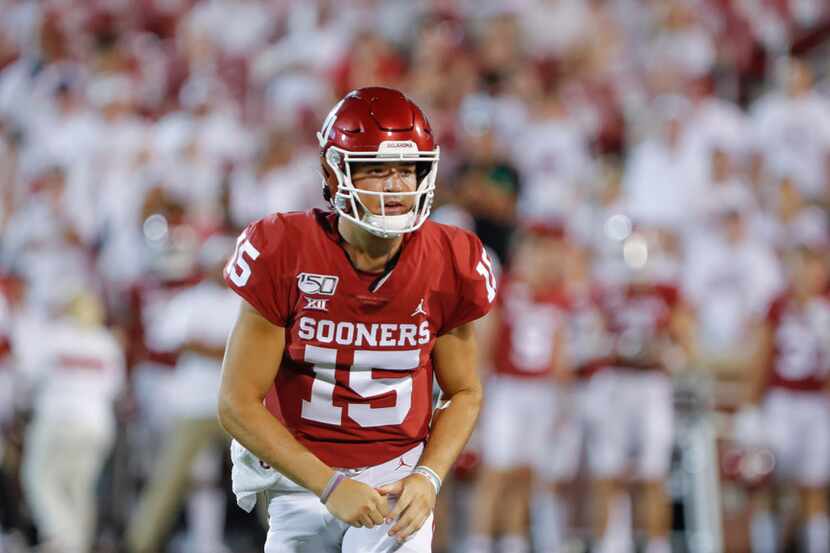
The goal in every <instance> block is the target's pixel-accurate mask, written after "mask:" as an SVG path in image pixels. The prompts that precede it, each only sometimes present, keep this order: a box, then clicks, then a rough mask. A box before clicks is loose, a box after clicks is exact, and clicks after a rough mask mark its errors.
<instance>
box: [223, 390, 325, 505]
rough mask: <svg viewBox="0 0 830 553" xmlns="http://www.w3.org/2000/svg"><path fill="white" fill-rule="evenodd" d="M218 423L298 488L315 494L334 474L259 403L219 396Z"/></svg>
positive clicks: (318, 492) (319, 491)
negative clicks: (297, 485)
mask: <svg viewBox="0 0 830 553" xmlns="http://www.w3.org/2000/svg"><path fill="white" fill-rule="evenodd" d="M219 422H220V424H221V425H222V427H223V428H224V429H225V431H227V432H228V434H230V435H231V436H233V437H234V438H236V440H237V441H238V442H239V443H240V444H242V445H243V446H245V447H246V448H247V449H248V450H250V451H251V452H252V453H253V454H254V455H256V456H257V457H259V458H260V459H261V460H262V461H263V462H265V463H267V464H268V465H270V466H272V467H273V468H275V469H276V470H278V471H279V472H281V473H282V474H284V475H285V476H287V477H288V478H290V479H291V480H293V481H294V482H296V483H297V484H299V485H300V486H302V487H304V488H306V489H308V490H311V491H312V492H314V493H315V494H317V495H320V494H321V493H322V492H323V489H324V488H325V486H326V483H327V482H328V481H329V479H330V478H331V476H332V474H333V473H334V471H333V470H332V469H331V468H330V467H329V466H328V465H326V464H325V463H323V462H322V461H321V460H320V459H318V458H317V457H316V456H315V455H314V454H313V453H311V451H309V450H308V449H307V448H306V447H305V446H303V445H302V444H301V443H299V442H298V441H297V440H296V439H295V438H294V436H292V435H291V433H290V432H289V431H288V429H286V428H285V426H283V424H282V423H280V422H279V421H278V420H277V419H276V418H274V416H273V415H272V414H271V413H269V412H268V410H267V409H266V408H265V407H264V406H263V405H262V403H261V402H257V401H252V402H241V401H235V400H234V399H233V398H229V397H223V398H221V399H220V404H219Z"/></svg>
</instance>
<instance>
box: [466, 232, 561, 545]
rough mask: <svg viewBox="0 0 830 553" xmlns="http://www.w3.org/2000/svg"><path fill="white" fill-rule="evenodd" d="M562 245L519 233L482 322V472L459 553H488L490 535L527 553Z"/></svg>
mask: <svg viewBox="0 0 830 553" xmlns="http://www.w3.org/2000/svg"><path fill="white" fill-rule="evenodd" d="M565 247H566V246H565V242H564V240H563V235H562V231H561V229H559V228H554V227H549V226H547V225H542V224H536V225H532V226H529V227H527V228H525V229H523V230H522V231H521V237H520V238H519V240H518V243H517V244H516V249H515V253H514V255H513V259H512V261H511V264H510V267H511V268H510V272H509V274H508V275H507V276H506V277H505V278H504V280H503V282H502V284H501V286H500V290H501V292H500V294H499V299H498V301H497V302H496V308H495V309H494V311H493V312H492V314H491V315H490V316H489V317H488V325H492V328H493V330H494V336H493V338H492V340H488V342H489V343H490V348H489V349H490V351H488V352H487V353H488V354H489V357H490V359H488V360H487V361H489V364H490V365H491V366H492V369H493V374H492V375H491V377H490V379H489V381H488V383H487V401H486V402H485V404H484V410H483V412H482V420H481V439H482V454H483V458H482V461H483V465H484V466H483V470H482V471H481V474H480V476H479V479H478V482H477V486H476V494H475V495H476V498H475V500H474V502H473V505H474V513H473V522H472V524H473V529H472V530H473V531H472V535H471V537H470V542H469V544H468V546H467V548H466V549H465V551H469V552H470V553H489V551H491V550H492V549H493V537H494V535H495V534H496V533H500V534H501V539H500V540H499V541H500V546H499V550H500V551H502V552H504V553H525V552H527V551H529V550H530V544H529V540H528V537H527V527H528V521H529V518H530V512H529V504H530V497H531V491H532V489H533V482H534V475H535V474H536V473H537V472H538V471H539V469H540V468H543V467H544V465H546V464H547V463H549V461H550V460H549V458H548V456H547V453H548V451H547V448H546V447H544V446H545V444H546V443H547V442H548V440H549V439H550V433H551V428H552V424H553V422H554V410H553V409H554V405H555V403H556V401H555V392H556V390H555V386H554V382H553V376H554V372H555V371H556V370H557V369H558V366H559V365H560V364H561V360H560V357H561V355H562V351H563V349H562V346H561V341H562V335H563V330H564V323H565V314H566V311H567V301H566V298H565V295H564V293H563V290H562V287H561V285H562V282H561V280H562V279H561V266H562V263H561V261H562V259H563V257H564V254H565ZM540 453H544V454H545V455H544V456H543V455H540Z"/></svg>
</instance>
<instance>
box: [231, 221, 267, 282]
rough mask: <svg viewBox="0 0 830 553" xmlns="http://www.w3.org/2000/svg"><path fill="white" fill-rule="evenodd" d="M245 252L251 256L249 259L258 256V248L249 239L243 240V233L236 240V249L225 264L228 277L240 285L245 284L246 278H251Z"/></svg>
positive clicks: (254, 258)
mask: <svg viewBox="0 0 830 553" xmlns="http://www.w3.org/2000/svg"><path fill="white" fill-rule="evenodd" d="M245 254H247V255H248V257H250V258H251V261H256V258H257V257H259V250H257V249H256V248H255V247H254V245H253V244H251V241H250V240H245V235H244V234H243V235H242V236H240V237H239V239H238V240H237V241H236V250H234V252H233V257H232V258H231V260H230V261H228V264H227V265H226V266H225V271H226V272H227V273H228V278H230V279H231V282H233V283H234V284H236V285H237V286H240V287H242V286H245V285H246V284H247V283H248V279H249V278H251V266H250V265H248V260H247V259H245Z"/></svg>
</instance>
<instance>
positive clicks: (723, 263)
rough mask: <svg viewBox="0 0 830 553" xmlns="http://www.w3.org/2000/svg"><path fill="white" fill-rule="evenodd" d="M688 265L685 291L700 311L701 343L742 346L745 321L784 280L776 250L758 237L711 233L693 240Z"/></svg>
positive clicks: (717, 348) (720, 348) (722, 348)
mask: <svg viewBox="0 0 830 553" xmlns="http://www.w3.org/2000/svg"><path fill="white" fill-rule="evenodd" d="M685 267H686V270H685V271H684V273H683V278H684V281H683V283H682V284H683V288H684V293H685V297H687V298H688V299H689V301H690V303H691V304H692V305H693V307H694V308H695V310H696V313H697V326H698V336H699V341H700V344H701V347H702V348H703V349H704V350H705V351H709V352H724V353H725V352H727V351H730V350H732V348H736V347H740V344H741V340H742V339H743V338H744V337H745V336H746V335H745V331H746V330H747V325H748V324H749V323H750V322H751V321H752V320H755V319H757V317H759V316H762V315H763V310H764V309H765V308H766V306H767V305H768V304H769V302H770V301H771V300H772V298H773V297H774V296H775V295H776V294H777V293H778V292H780V290H781V289H782V287H783V285H784V281H783V275H782V272H781V268H780V265H779V263H778V260H777V258H776V256H775V253H774V251H773V250H772V248H771V247H770V246H769V245H768V244H767V243H765V242H764V241H762V240H759V239H754V238H749V239H745V240H743V241H741V242H738V243H729V242H727V241H726V240H725V239H724V238H722V237H721V236H718V235H716V234H714V233H710V235H708V236H704V237H701V238H699V239H698V240H694V241H692V242H691V243H690V245H689V248H688V255H687V258H686V263H685Z"/></svg>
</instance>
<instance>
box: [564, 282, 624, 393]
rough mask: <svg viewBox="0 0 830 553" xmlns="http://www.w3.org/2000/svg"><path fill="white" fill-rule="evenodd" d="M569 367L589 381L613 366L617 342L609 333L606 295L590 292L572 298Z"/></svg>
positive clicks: (569, 315)
mask: <svg viewBox="0 0 830 553" xmlns="http://www.w3.org/2000/svg"><path fill="white" fill-rule="evenodd" d="M567 323H568V324H567V340H566V343H567V352H568V359H567V364H568V367H570V369H571V371H573V372H574V374H575V376H576V377H577V378H579V379H587V378H589V377H590V376H591V375H593V374H594V373H595V372H596V371H598V370H599V369H601V368H602V367H606V366H608V365H609V364H610V363H611V359H612V358H611V354H612V352H613V349H614V339H613V336H612V335H611V333H610V332H609V331H608V328H607V322H606V316H605V311H604V309H603V305H602V294H601V293H600V292H599V291H586V292H585V293H582V294H578V295H573V296H572V297H571V298H570V310H569V312H568V321H567Z"/></svg>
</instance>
